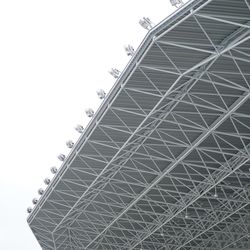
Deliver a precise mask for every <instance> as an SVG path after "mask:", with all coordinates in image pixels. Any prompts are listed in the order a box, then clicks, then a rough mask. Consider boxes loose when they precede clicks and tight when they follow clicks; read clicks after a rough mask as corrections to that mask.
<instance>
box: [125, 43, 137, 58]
mask: <svg viewBox="0 0 250 250" xmlns="http://www.w3.org/2000/svg"><path fill="white" fill-rule="evenodd" d="M125 51H126V53H127V55H128V56H133V55H134V54H135V50H134V48H133V47H132V46H131V45H127V46H125Z"/></svg>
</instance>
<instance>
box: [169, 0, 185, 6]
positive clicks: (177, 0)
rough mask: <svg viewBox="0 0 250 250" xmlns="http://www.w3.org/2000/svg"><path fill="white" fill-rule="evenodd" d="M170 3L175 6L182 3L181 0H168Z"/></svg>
mask: <svg viewBox="0 0 250 250" xmlns="http://www.w3.org/2000/svg"><path fill="white" fill-rule="evenodd" d="M170 3H171V4H172V5H173V6H175V7H176V8H178V7H180V6H182V5H183V4H184V3H183V1H182V0H170Z"/></svg>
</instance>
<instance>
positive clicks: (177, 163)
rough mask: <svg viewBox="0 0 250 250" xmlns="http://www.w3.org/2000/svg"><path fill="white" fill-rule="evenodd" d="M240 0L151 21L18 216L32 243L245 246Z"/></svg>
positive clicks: (248, 54) (249, 67)
mask: <svg viewBox="0 0 250 250" xmlns="http://www.w3.org/2000/svg"><path fill="white" fill-rule="evenodd" d="M249 160H250V2H249V0H194V1H192V0H191V1H189V2H188V3H187V4H186V5H184V6H182V7H181V8H180V9H178V10H177V11H176V12H175V13H173V14H172V15H171V16H169V17H168V18H167V19H165V20H164V21H163V22H161V23H160V24H158V25H157V26H155V27H154V28H152V29H151V30H150V31H149V32H148V34H147V36H146V37H145V39H144V41H143V42H142V44H141V46H140V47H139V48H138V49H137V51H136V53H135V55H134V56H133V58H132V59H131V61H130V62H129V64H128V65H127V67H126V68H125V69H124V71H123V72H122V74H121V76H120V77H119V79H118V80H117V82H116V84H115V86H114V87H113V89H112V90H111V91H110V93H109V94H108V96H107V97H106V98H105V100H104V102H103V103H102V105H101V107H100V108H99V110H98V111H97V112H96V114H95V116H94V117H93V118H92V120H91V121H90V123H89V125H88V127H87V128H86V129H85V131H84V133H83V134H82V135H81V137H80V139H79V140H78V142H77V143H76V144H75V146H74V148H73V149H72V151H71V152H70V154H69V156H68V157H67V158H66V160H65V161H64V163H63V164H62V166H61V168H60V170H59V172H58V173H57V175H56V176H55V177H54V179H53V181H52V182H51V184H50V185H49V186H48V188H47V189H46V191H45V193H44V195H43V196H42V197H41V199H40V200H39V202H38V204H37V205H36V206H35V208H34V209H33V211H32V213H31V214H30V215H29V217H28V223H29V225H30V227H31V229H32V231H33V233H34V234H35V236H36V238H37V239H38V241H39V243H40V245H41V247H42V248H43V249H46V250H49V249H57V250H64V249H65V250H78V249H122V250H125V249H166V250H178V249H187V250H191V249H195V250H205V249H206V250H216V249H218V250H222V249H227V250H229V249H250V199H249V197H250V186H249V184H250V172H249V167H250V161H249Z"/></svg>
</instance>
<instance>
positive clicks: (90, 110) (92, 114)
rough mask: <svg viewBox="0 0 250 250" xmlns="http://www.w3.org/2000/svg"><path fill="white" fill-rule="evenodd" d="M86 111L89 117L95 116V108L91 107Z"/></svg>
mask: <svg viewBox="0 0 250 250" xmlns="http://www.w3.org/2000/svg"><path fill="white" fill-rule="evenodd" d="M85 113H86V115H87V116H88V117H93V116H94V110H93V109H91V108H89V109H86V110H85Z"/></svg>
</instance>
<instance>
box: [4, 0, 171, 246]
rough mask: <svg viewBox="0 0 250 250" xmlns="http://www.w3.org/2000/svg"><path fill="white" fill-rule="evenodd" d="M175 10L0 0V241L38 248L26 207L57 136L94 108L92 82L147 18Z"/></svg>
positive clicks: (70, 135) (102, 82)
mask: <svg viewBox="0 0 250 250" xmlns="http://www.w3.org/2000/svg"><path fill="white" fill-rule="evenodd" d="M174 10H175V8H174V7H172V6H171V5H170V3H169V0H106V1H103V0H91V1H86V0H71V1H69V0H67V1H66V0H40V1H38V0H2V1H0V87H1V89H0V118H1V120H0V139H1V144H0V152H1V154H0V156H1V163H0V170H1V172H0V187H1V188H0V204H1V206H0V248H1V249H4V250H14V249H18V250H20V249H22V250H38V249H41V248H40V246H39V245H38V243H37V241H36V239H35V237H34V236H33V234H32V232H31V231H30V229H29V227H28V225H27V222H26V218H27V212H26V208H27V207H28V206H31V205H32V202H31V200H32V198H34V197H39V196H38V194H37V190H38V188H40V187H44V184H43V179H44V178H45V177H51V174H50V171H49V169H50V167H51V166H57V167H60V162H59V160H58V159H57V155H58V154H59V153H65V154H67V153H68V151H67V149H66V146H65V141H66V140H68V139H73V140H76V139H77V138H78V135H79V134H77V132H76V131H75V130H74V127H75V125H76V124H78V123H79V124H82V125H84V126H86V124H87V123H88V122H89V119H88V118H87V117H86V116H85V113H84V110H85V108H88V107H91V108H93V109H94V110H96V109H97V108H98V106H99V105H100V103H101V101H100V100H99V99H98V98H97V95H96V90H97V89H99V88H103V89H104V90H105V91H106V92H108V91H109V89H110V88H111V87H112V86H113V84H114V82H115V80H114V79H113V78H112V76H110V75H109V74H108V71H109V69H110V68H111V67H116V68H118V69H120V70H123V68H124V66H125V65H126V64H127V63H128V61H129V57H127V55H126V53H125V52H124V45H126V44H131V45H133V46H134V48H135V49H136V48H137V47H138V45H139V44H140V42H141V41H142V39H143V37H144V36H145V35H146V30H144V29H143V28H142V27H141V26H140V25H139V24H138V21H139V19H140V18H142V17H143V16H146V17H149V18H150V19H151V20H152V21H153V22H154V23H155V24H157V23H158V22H159V21H161V20H162V19H164V18H165V17H167V16H168V15H169V14H170V13H172V12H173V11H174Z"/></svg>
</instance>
